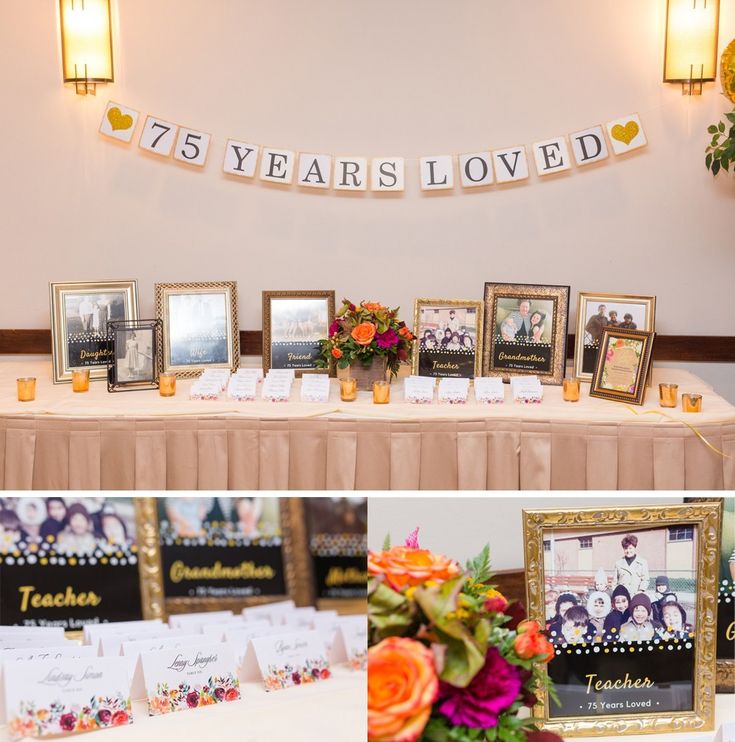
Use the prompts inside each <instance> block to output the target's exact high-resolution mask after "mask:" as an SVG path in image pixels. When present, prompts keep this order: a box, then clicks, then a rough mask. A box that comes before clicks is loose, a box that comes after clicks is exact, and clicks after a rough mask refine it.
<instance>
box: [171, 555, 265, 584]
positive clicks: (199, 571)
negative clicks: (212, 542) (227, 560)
mask: <svg viewBox="0 0 735 742" xmlns="http://www.w3.org/2000/svg"><path fill="white" fill-rule="evenodd" d="M169 576H170V577H171V582H181V581H182V580H272V579H273V578H274V577H275V576H276V571H275V570H274V569H273V567H270V566H269V565H267V564H265V565H263V566H257V565H256V564H255V562H241V563H240V564H237V565H235V566H232V567H227V566H224V565H223V564H222V562H220V561H216V562H215V563H214V564H213V565H212V566H211V567H189V566H187V565H186V564H184V562H182V561H181V560H178V561H176V562H174V563H173V564H172V565H171V569H170V570H169Z"/></svg>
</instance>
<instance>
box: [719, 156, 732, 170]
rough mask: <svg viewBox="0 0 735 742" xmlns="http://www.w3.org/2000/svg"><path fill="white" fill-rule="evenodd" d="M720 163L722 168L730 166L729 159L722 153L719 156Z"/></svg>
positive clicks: (725, 168)
mask: <svg viewBox="0 0 735 742" xmlns="http://www.w3.org/2000/svg"><path fill="white" fill-rule="evenodd" d="M720 164H721V165H722V169H723V170H727V169H728V168H729V167H730V160H729V159H728V158H727V156H725V155H723V156H722V157H721V158H720Z"/></svg>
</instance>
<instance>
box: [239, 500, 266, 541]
mask: <svg viewBox="0 0 735 742" xmlns="http://www.w3.org/2000/svg"><path fill="white" fill-rule="evenodd" d="M235 512H236V513H237V522H236V524H235V527H236V529H237V531H238V532H239V533H240V534H241V535H242V536H244V537H245V538H259V537H260V536H261V535H262V534H261V532H260V529H259V521H260V516H261V514H262V512H263V500H262V498H260V497H238V498H236V499H235Z"/></svg>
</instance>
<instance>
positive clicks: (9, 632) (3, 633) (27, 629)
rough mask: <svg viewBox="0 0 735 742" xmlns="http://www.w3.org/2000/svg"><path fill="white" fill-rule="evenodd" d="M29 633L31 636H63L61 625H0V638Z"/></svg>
mask: <svg viewBox="0 0 735 742" xmlns="http://www.w3.org/2000/svg"><path fill="white" fill-rule="evenodd" d="M23 634H29V635H33V636H56V638H57V639H63V638H64V629H63V627H61V626H0V639H5V638H7V637H11V636H21V635H23Z"/></svg>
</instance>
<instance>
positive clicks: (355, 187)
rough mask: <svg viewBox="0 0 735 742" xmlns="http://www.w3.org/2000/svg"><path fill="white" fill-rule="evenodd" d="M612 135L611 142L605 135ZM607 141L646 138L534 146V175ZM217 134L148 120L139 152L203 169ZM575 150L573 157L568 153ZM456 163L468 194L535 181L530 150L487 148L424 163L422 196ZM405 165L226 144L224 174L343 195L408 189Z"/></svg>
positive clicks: (612, 126) (625, 121)
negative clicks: (531, 177)
mask: <svg viewBox="0 0 735 742" xmlns="http://www.w3.org/2000/svg"><path fill="white" fill-rule="evenodd" d="M139 117H140V115H139V113H138V111H134V110H133V109H131V108H127V107H126V106H123V105H120V104H119V103H114V102H112V101H110V102H109V103H108V104H107V108H106V109H105V114H104V116H103V118H102V123H101V124H100V133H101V134H103V135H104V136H106V137H111V138H112V139H117V140H118V141H120V142H125V143H126V144H129V143H130V142H131V141H132V140H133V136H134V134H135V130H136V128H137V124H138V119H139ZM605 132H607V136H606V134H605ZM608 140H609V143H610V149H612V153H613V154H614V155H623V154H626V153H627V152H631V151H632V150H636V149H639V148H640V147H643V146H645V145H646V143H647V142H646V135H645V133H644V131H643V125H642V124H641V120H640V118H639V117H638V115H637V114H630V115H629V116H622V117H620V118H617V119H614V120H612V121H608V122H607V123H606V124H605V125H604V127H603V126H602V125H597V126H592V127H590V128H588V129H583V130H582V131H575V132H573V133H571V134H569V135H568V137H567V136H558V137H554V138H552V139H546V140H545V141H542V142H536V143H534V144H532V145H531V153H532V155H533V161H534V165H535V167H536V172H537V173H538V175H539V176H545V175H551V174H553V173H559V172H562V171H564V170H569V169H571V167H572V162H574V164H575V165H576V166H577V167H584V166H585V165H589V164H592V163H593V162H600V161H601V160H605V159H607V158H608V157H609V149H608ZM211 141H212V136H211V135H210V134H206V133H204V132H202V131H197V130H195V129H188V128H186V127H183V126H179V125H178V124H174V123H172V122H170V121H164V120H163V119H159V118H156V117H155V116H146V118H145V122H144V123H143V127H142V129H141V132H140V136H139V137H138V146H139V147H140V148H141V149H144V150H147V151H148V152H152V153H153V154H155V155H159V156H160V157H162V158H168V157H171V156H172V155H173V158H174V159H175V160H178V161H179V162H182V163H185V164H187V165H191V166H193V167H200V168H203V167H204V166H205V164H206V162H207V154H208V152H209V145H210V144H211ZM570 145H571V155H570V151H569V148H570ZM455 159H456V162H457V171H458V174H459V183H460V185H461V187H462V188H476V187H478V186H488V185H491V184H493V183H510V182H513V181H522V180H526V179H527V178H528V176H529V167H528V156H527V153H526V147H525V145H519V146H516V147H506V148H504V149H493V150H483V151H480V152H470V153H466V154H460V155H456V156H455V155H434V156H429V157H421V158H420V159H419V161H418V163H419V167H418V175H419V182H420V184H421V190H424V191H438V190H449V189H452V188H454V184H455V182H454V181H455V178H454V176H455V169H454V163H455ZM405 170H406V159H405V158H403V157H373V158H371V159H368V158H367V157H336V156H332V155H330V154H314V153H307V152H298V153H297V152H295V151H293V150H289V149H281V148H279V147H264V146H261V145H259V144H252V143H249V142H243V141H240V140H238V139H228V140H227V144H226V145H225V156H224V161H223V163H222V171H223V172H224V173H226V174H227V175H233V176H238V177H241V178H248V179H255V178H256V175H257V178H258V179H260V180H262V181H266V182H269V183H280V184H282V185H289V186H290V185H292V184H293V183H294V181H295V182H296V184H297V185H298V186H301V187H303V188H321V189H329V188H333V189H335V190H338V191H367V190H371V191H403V190H404V187H405Z"/></svg>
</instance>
